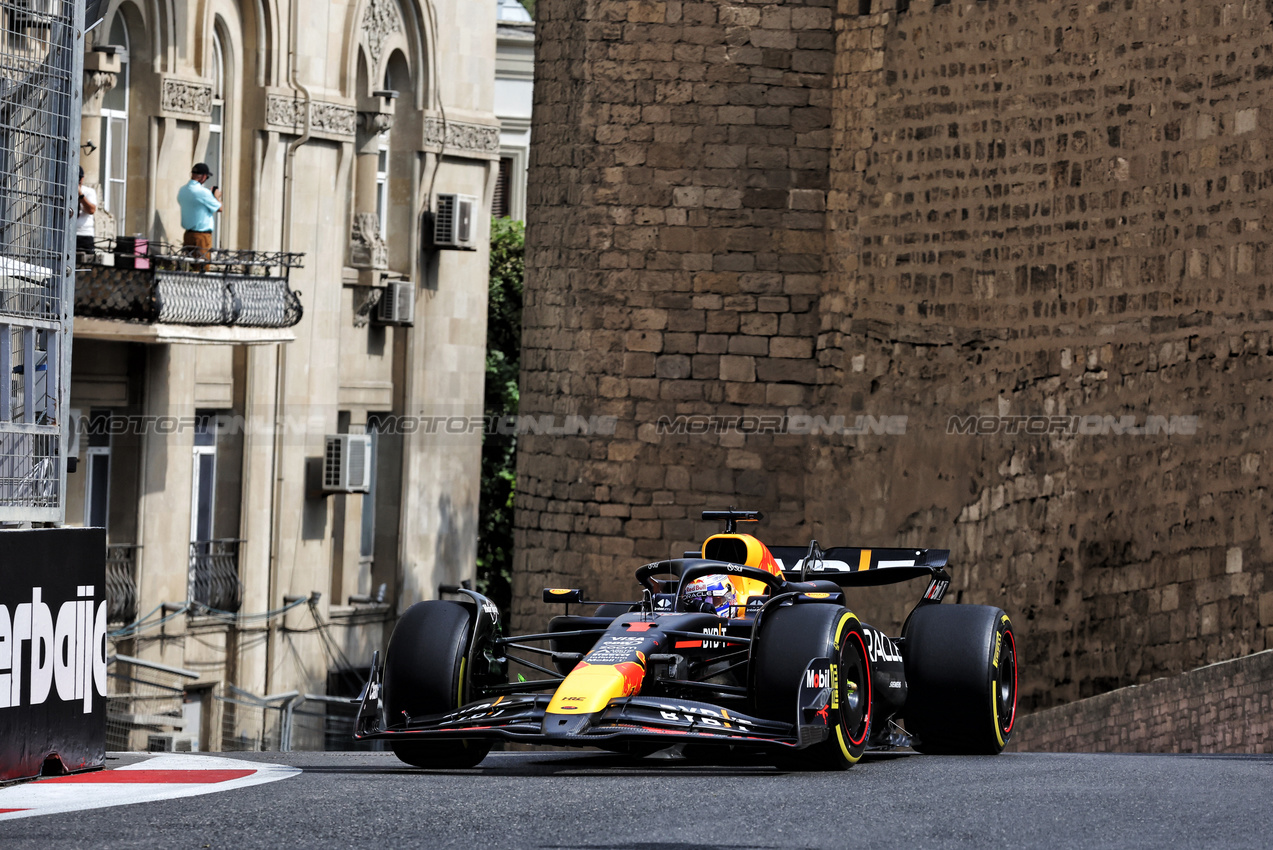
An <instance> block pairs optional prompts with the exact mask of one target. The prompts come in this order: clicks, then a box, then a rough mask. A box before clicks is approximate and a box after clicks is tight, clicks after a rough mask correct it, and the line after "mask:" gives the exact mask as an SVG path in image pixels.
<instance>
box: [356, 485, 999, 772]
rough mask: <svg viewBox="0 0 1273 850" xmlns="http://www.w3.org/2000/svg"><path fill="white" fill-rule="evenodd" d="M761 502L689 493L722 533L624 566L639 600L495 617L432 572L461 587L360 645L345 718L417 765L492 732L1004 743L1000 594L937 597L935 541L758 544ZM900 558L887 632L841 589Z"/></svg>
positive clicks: (689, 740) (745, 743) (493, 736)
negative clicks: (723, 502) (915, 596)
mask: <svg viewBox="0 0 1273 850" xmlns="http://www.w3.org/2000/svg"><path fill="white" fill-rule="evenodd" d="M760 518H761V515H760V513H759V512H756V511H736V510H733V509H731V510H728V511H704V512H703V519H705V520H723V521H724V522H725V531H724V533H722V534H716V535H713V536H711V537H709V538H708V539H707V540H706V541H705V542H704V544H703V546H702V549H701V550H699V551H694V552H688V553H686V555H685V557H683V558H679V559H672V560H667V561H659V562H657V563H652V564H645V565H644V566H642V567H640V568H638V569H637V571H636V579H637V582H638V584H639V585H640V586H641V588H642V598H641V599H639V600H636V601H632V602H619V603H615V602H608V603H595V602H592V603H590V602H585V601H584V599H583V595H582V592H581V591H580V590H578V589H547V590H545V591H544V599H545V601H549V602H559V603H562V604H564V605H565V606H566V609H565V614H563V615H562V616H557V617H554V618H553V619H552V620H551V621H550V622H549V623H548V629H547V631H545V632H542V633H537V634H524V635H505V634H503V633H502V632H501V629H500V618H499V611H498V609H497V608H496V606H495V605H494V604H493V603H492V602H491V601H490V600H489V599H487V598H486V597H484V596H482V595H481V594H479V593H477V592H475V591H473V590H470V589H468V588H465V587H458V588H443V590H444V591H445V592H449V593H450V594H452V595H454V596H457V597H458V599H457V600H456V601H450V600H432V601H428V602H420V603H417V604H415V605H413V606H412V607H411V608H409V609H408V610H407V611H406V613H405V614H404V615H403V617H402V619H401V620H400V621H399V622H398V624H397V627H396V628H395V629H394V632H393V635H392V637H391V638H390V640H389V646H388V647H387V649H386V651H385V655H384V663H383V664H381V659H380V653H376V654H375V655H374V656H373V658H372V664H371V675H370V677H369V681H368V683H367V686H366V687H365V688H364V690H363V693H362V696H361V697H360V706H359V711H358V718H357V723H356V731H355V737H357V738H358V739H364V740H365V739H371V738H381V739H385V740H387V741H388V743H389V745H390V746H391V747H392V749H393V751H394V753H396V754H397V756H398V757H399V758H400V759H402V760H403V761H404V762H406V763H408V764H411V765H415V766H418V767H426V768H454V767H469V766H473V765H476V764H477V763H478V762H480V761H481V760H482V759H483V758H484V757H485V756H486V754H487V753H488V752H489V751H490V748H491V745H492V743H493V742H495V741H499V740H505V741H520V742H526V743H534V744H550V745H557V746H562V745H565V746H590V747H601V748H604V749H609V750H615V751H621V752H630V753H634V754H643V753H650V752H654V751H656V750H659V749H663V748H666V747H669V746H672V745H674V744H680V743H684V744H694V745H705V746H719V747H730V748H734V749H736V750H737V749H740V748H748V749H754V750H755V751H757V752H758V753H759V754H761V755H762V756H767V757H772V759H773V760H774V761H776V762H781V763H783V764H786V765H796V766H803V767H807V768H811V769H843V768H847V767H849V766H851V765H853V764H855V763H856V762H857V761H858V760H859V759H860V758H861V757H862V755H863V753H864V752H865V751H867V750H868V749H871V750H873V749H889V748H896V747H907V746H909V747H913V748H914V749H916V750H919V751H920V752H925V753H985V754H993V753H998V752H1000V751H1001V750H1003V748H1004V746H1005V745H1006V744H1007V742H1008V740H1009V738H1010V737H1011V735H1012V728H1013V725H1014V721H1015V718H1016V710H1017V649H1016V640H1015V638H1014V636H1013V631H1012V623H1011V621H1010V620H1009V618H1008V615H1007V614H1005V613H1004V612H1003V611H1001V610H1000V609H998V608H993V607H989V606H984V605H949V604H948V605H940V604H939V603H940V602H941V601H942V597H943V596H944V595H945V592H946V589H947V587H948V586H949V584H950V576H949V574H948V573H947V572H946V566H947V557H948V555H949V553H948V552H947V551H946V550H939V549H866V548H849V547H837V548H831V549H827V550H825V551H823V550H822V549H820V548H819V546H818V544H817V542H816V541H812V542H811V543H810V544H809V545H808V546H807V547H804V546H801V547H778V546H775V547H767V546H766V545H765V544H764V543H762V542H761V541H760V540H758V539H757V538H755V537H754V536H752V535H750V534H744V533H739V532H738V530H737V529H738V523H740V522H750V521H755V520H758V519H760ZM914 578H926V579H927V584H926V586H925V590H924V593H923V595H922V597H921V598H920V600H919V602H918V604H917V605H916V606H915V608H914V609H913V610H912V611H911V613H910V614H909V616H908V617H907V618H906V621H905V623H904V624H903V625H902V628H901V633H900V635H899V636H889V635H886V634H885V633H884V632H882V631H880V630H879V629H878V628H876V627H875V626H872V625H869V624H867V623H865V622H863V621H862V620H861V619H860V618H859V617H858V616H857V615H856V614H855V613H854V612H853V611H851V610H850V609H849V608H848V607H846V604H845V600H846V592H849V591H851V590H852V589H853V588H856V587H864V586H872V585H882V584H889V583H892V582H898V581H905V580H909V579H914ZM571 605H576V606H580V605H583V606H589V607H590V609H591V610H589V613H584V614H578V613H571V612H570V606H571ZM514 668H516V669H517V671H518V672H517V673H516V674H515V675H511V676H510V673H511V672H512V671H514ZM520 671H528V673H529V676H528V675H527V672H520ZM510 679H511V680H510Z"/></svg>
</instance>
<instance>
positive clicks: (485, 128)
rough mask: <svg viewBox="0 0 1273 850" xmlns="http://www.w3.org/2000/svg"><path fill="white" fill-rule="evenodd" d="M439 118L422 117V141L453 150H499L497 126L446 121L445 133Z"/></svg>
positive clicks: (493, 151)
mask: <svg viewBox="0 0 1273 850" xmlns="http://www.w3.org/2000/svg"><path fill="white" fill-rule="evenodd" d="M442 127H443V124H442V121H441V119H439V118H426V119H424V143H425V144H426V145H436V146H438V147H445V148H447V149H449V150H453V151H472V152H476V153H496V152H498V151H499V128H498V127H491V126H489V125H486V124H467V123H464V122H462V121H447V122H446V133H445V135H444V134H443V131H442Z"/></svg>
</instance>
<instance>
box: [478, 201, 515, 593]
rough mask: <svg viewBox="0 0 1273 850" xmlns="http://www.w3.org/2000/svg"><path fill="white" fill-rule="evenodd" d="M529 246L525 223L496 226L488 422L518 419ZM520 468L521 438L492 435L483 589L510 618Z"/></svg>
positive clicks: (482, 527)
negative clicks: (524, 279) (524, 282)
mask: <svg viewBox="0 0 1273 850" xmlns="http://www.w3.org/2000/svg"><path fill="white" fill-rule="evenodd" d="M525 243H526V237H525V225H523V224H522V222H520V221H514V220H513V219H509V218H495V219H492V220H491V267H490V275H491V277H490V291H489V302H488V306H487V313H486V404H485V408H486V415H487V416H488V417H491V416H495V417H498V416H510V415H515V414H516V413H517V400H518V392H517V378H518V371H519V369H520V364H521V347H522V276H523V273H524V270H525V262H524V259H523V257H524V246H525ZM488 430H489V429H488ZM516 463H517V437H516V435H513V434H499V433H487V434H486V435H485V436H484V437H483V438H482V495H481V500H480V505H479V509H478V540H477V586H478V590H479V591H480V592H482V593H484V594H485V595H486V596H488V597H490V598H491V600H492V601H494V602H495V604H496V605H498V606H499V607H500V610H501V611H504V612H507V611H508V609H509V605H510V604H511V602H512V586H511V582H510V579H511V576H512V569H513V494H514V483H515V481H516V473H515V468H516Z"/></svg>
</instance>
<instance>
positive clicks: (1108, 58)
mask: <svg viewBox="0 0 1273 850" xmlns="http://www.w3.org/2000/svg"><path fill="white" fill-rule="evenodd" d="M894 3H895V0H869V2H868V0H851V2H843V1H842V2H840V3H839V4H838V5H836V4H833V3H830V2H818V1H817V0H814V2H796V0H789V1H788V2H785V3H782V2H770V3H766V2H747V3H735V4H730V3H724V2H708V3H689V2H686V3H677V2H656V0H632V2H617V0H616V2H596V0H592V2H582V0H540V3H539V8H538V12H539V15H540V20H539V23H538V44H537V56H538V62H539V65H538V74H539V76H538V79H537V85H536V98H537V103H536V117H535V126H534V129H533V134H534V138H535V140H536V144H537V145H538V148H537V150H536V151H534V152H533V154H532V164H531V186H532V189H531V193H530V197H529V210H528V240H529V241H528V266H529V272H528V281H527V309H526V338H525V343H526V352H525V355H524V359H523V369H524V371H523V396H522V399H523V402H522V403H523V411H522V412H523V413H524V414H544V413H555V414H558V415H564V414H585V415H587V414H594V415H610V416H615V417H617V424H616V426H615V431H614V434H613V435H595V434H594V435H577V436H564V437H563V436H551V435H539V436H532V437H530V438H527V439H524V440H523V442H522V444H521V454H520V457H519V467H518V473H519V494H518V519H517V522H518V544H519V550H518V555H517V564H516V575H515V585H514V590H515V597H516V599H517V602H516V603H515V611H514V619H515V622H524V623H525V624H526V625H530V624H531V623H532V622H538V621H539V619H540V618H541V616H542V614H543V613H544V612H543V609H542V607H541V605H540V604H539V603H538V602H537V601H535V600H537V599H538V595H539V594H538V590H539V588H540V587H542V586H543V585H545V584H554V583H563V582H564V583H579V584H582V585H583V586H585V587H586V588H587V589H588V591H589V592H590V593H591V594H594V595H597V596H603V597H605V598H624V597H625V596H629V595H631V593H632V590H631V588H632V584H631V578H630V576H631V569H632V568H633V567H634V566H635V565H637V564H639V563H640V562H642V561H643V560H652V559H655V558H659V557H666V556H667V555H669V554H671V553H674V552H679V551H681V550H682V549H684V548H687V547H689V546H691V545H693V544H694V543H695V542H696V541H699V540H701V539H702V537H703V536H704V535H705V534H706V533H708V532H710V531H712V530H713V529H712V527H711V526H710V525H709V524H704V523H701V522H698V521H697V520H696V517H697V512H698V511H699V510H701V509H702V508H705V507H725V506H728V505H729V504H735V505H737V506H739V507H752V508H760V509H762V510H764V511H766V513H767V515H768V516H769V518H770V519H769V521H768V522H767V523H766V527H765V528H762V529H761V530H760V531H759V533H760V535H761V536H762V538H766V539H769V540H772V541H773V542H782V543H799V542H803V541H805V540H807V539H808V537H809V536H810V535H812V536H815V537H817V538H818V540H819V541H821V542H822V543H823V544H824V545H834V544H845V543H861V544H872V545H928V546H938V547H948V548H950V549H951V550H952V554H951V562H952V564H953V565H954V569H953V572H952V574H953V576H954V579H955V584H954V587H953V592H954V595H955V596H956V597H957V598H958V599H960V600H961V601H964V602H981V603H988V604H995V605H1000V606H1002V607H1004V608H1005V609H1007V610H1008V611H1009V612H1010V613H1011V614H1012V616H1013V619H1014V623H1015V624H1016V628H1017V630H1018V634H1019V638H1020V644H1021V646H1022V651H1023V659H1022V661H1023V675H1024V679H1023V681H1022V697H1023V703H1022V705H1023V708H1025V709H1026V710H1029V709H1033V708H1043V707H1048V706H1051V705H1055V704H1057V703H1063V702H1068V701H1071V700H1075V699H1079V698H1082V697H1086V696H1091V695H1093V694H1097V693H1102V692H1105V691H1108V690H1110V689H1112V688H1116V687H1120V686H1124V685H1129V684H1135V683H1142V682H1148V681H1150V680H1152V679H1154V678H1157V677H1161V676H1166V675H1172V674H1175V673H1179V672H1181V671H1184V670H1189V669H1192V668H1194V667H1197V666H1199V665H1201V664H1206V663H1209V662H1214V661H1219V660H1222V659H1228V658H1235V657H1238V656H1242V655H1245V654H1248V653H1251V652H1257V651H1260V650H1262V649H1265V648H1268V647H1273V585H1269V584H1268V583H1267V582H1266V576H1267V575H1268V572H1269V565H1270V563H1271V562H1273V522H1271V520H1270V517H1269V507H1270V499H1269V495H1268V491H1269V485H1270V464H1273V458H1271V457H1270V448H1271V447H1273V437H1271V436H1270V430H1269V424H1268V423H1269V420H1270V413H1271V412H1273V338H1271V333H1270V332H1271V330H1273V324H1271V323H1270V317H1271V312H1270V308H1271V307H1273V293H1271V292H1270V284H1269V280H1270V277H1269V272H1270V266H1273V252H1271V251H1270V248H1271V245H1270V240H1269V236H1268V233H1269V230H1270V228H1273V218H1271V216H1270V213H1271V212H1273V161H1271V160H1270V152H1269V147H1270V144H1273V108H1270V107H1269V106H1268V103H1269V102H1270V99H1269V94H1270V89H1271V88H1273V45H1271V44H1270V43H1269V40H1268V38H1267V32H1268V29H1269V26H1270V23H1271V18H1273V8H1270V6H1271V5H1273V4H1266V3H1263V2H1248V3H1245V4H1243V3H1222V2H1210V0H1208V1H1207V2H1202V3H1198V2H1182V0H1123V1H1122V2H1104V3H1050V2H1041V0H1001V1H998V0H952V2H949V3H944V4H940V5H936V6H934V5H933V4H932V3H931V2H928V0H914V2H911V3H910V4H909V7H908V8H905V9H904V10H902V11H899V10H898V9H897V8H895V6H894ZM678 415H689V416H693V415H697V416H704V417H705V416H720V417H734V416H752V417H764V416H778V417H781V416H796V417H799V416H821V417H823V419H822V420H816V421H819V422H825V423H827V424H830V425H833V426H834V424H835V423H836V421H837V420H836V417H845V420H844V421H845V422H846V424H847V425H848V426H850V430H852V426H855V425H857V426H859V428H858V430H859V431H861V430H865V431H866V432H867V433H856V434H855V433H848V434H763V433H748V434H741V433H738V432H737V431H726V432H723V433H716V432H715V431H718V430H720V429H719V428H715V429H709V433H707V434H702V435H695V434H689V433H672V432H674V431H675V430H676V428H675V427H667V424H666V423H667V422H672V423H673V424H674V423H675V421H676V420H675V417H677V416H678ZM660 417H667V419H666V420H665V426H664V427H663V428H660V427H659V425H658V421H659V419H660ZM858 417H866V418H865V419H858ZM898 417H905V421H904V426H900V427H899V423H900V421H901V420H900V419H898ZM974 417H980V418H974ZM1021 417H1033V418H1028V419H1026V418H1021ZM1098 417H1099V418H1098ZM1105 417H1112V418H1109V419H1107V418H1105ZM682 421H684V420H682ZM758 421H761V420H754V419H753V420H750V425H749V427H750V428H751V429H752V430H755V426H756V423H757V422H758ZM796 421H799V422H805V423H807V420H796ZM1131 425H1134V426H1136V427H1135V428H1131V427H1128V426H1131ZM762 430H763V429H762ZM970 430H972V431H981V432H983V433H969V431H970ZM1137 430H1147V431H1150V432H1152V433H1135V432H1136V431H1137ZM1036 431H1043V432H1044V433H1035V432H1036ZM881 432H884V433H881ZM984 432H993V433H984ZM1168 432H1170V433H1168ZM915 592H916V594H917V593H918V589H917V588H916V589H915ZM910 598H911V597H910V595H909V590H908V596H907V597H906V599H907V603H909V600H910ZM901 599H902V597H901V596H897V597H896V598H893V597H889V598H888V599H886V600H884V601H883V602H881V603H880V605H881V607H882V609H883V610H881V608H875V609H873V610H870V611H865V614H866V615H867V616H868V618H870V619H875V620H879V621H880V623H881V625H885V626H886V627H888V621H889V619H890V618H892V619H893V620H894V622H900V618H901V616H903V615H904V613H905V606H904V604H903V602H902V601H901ZM881 614H883V615H884V616H880V615H881Z"/></svg>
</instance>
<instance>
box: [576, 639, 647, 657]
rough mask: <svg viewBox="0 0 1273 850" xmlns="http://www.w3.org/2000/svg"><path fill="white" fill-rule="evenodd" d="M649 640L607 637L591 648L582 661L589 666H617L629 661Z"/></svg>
mask: <svg viewBox="0 0 1273 850" xmlns="http://www.w3.org/2000/svg"><path fill="white" fill-rule="evenodd" d="M648 640H649V638H646V637H637V636H633V637H628V636H626V635H607V636H606V637H604V638H603V639H602V640H601V642H600V643H598V644H597V645H596V646H595V647H593V650H592V652H589V653H588V654H587V655H586V656H585V657H584V660H585V661H587V662H588V663H589V664H618V663H620V662H623V661H630V660H631V659H632V653H633V652H634V651H636V649H637V648H638V647H640V646H641V645H643V644H644V643H646V642H647V641H648Z"/></svg>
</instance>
